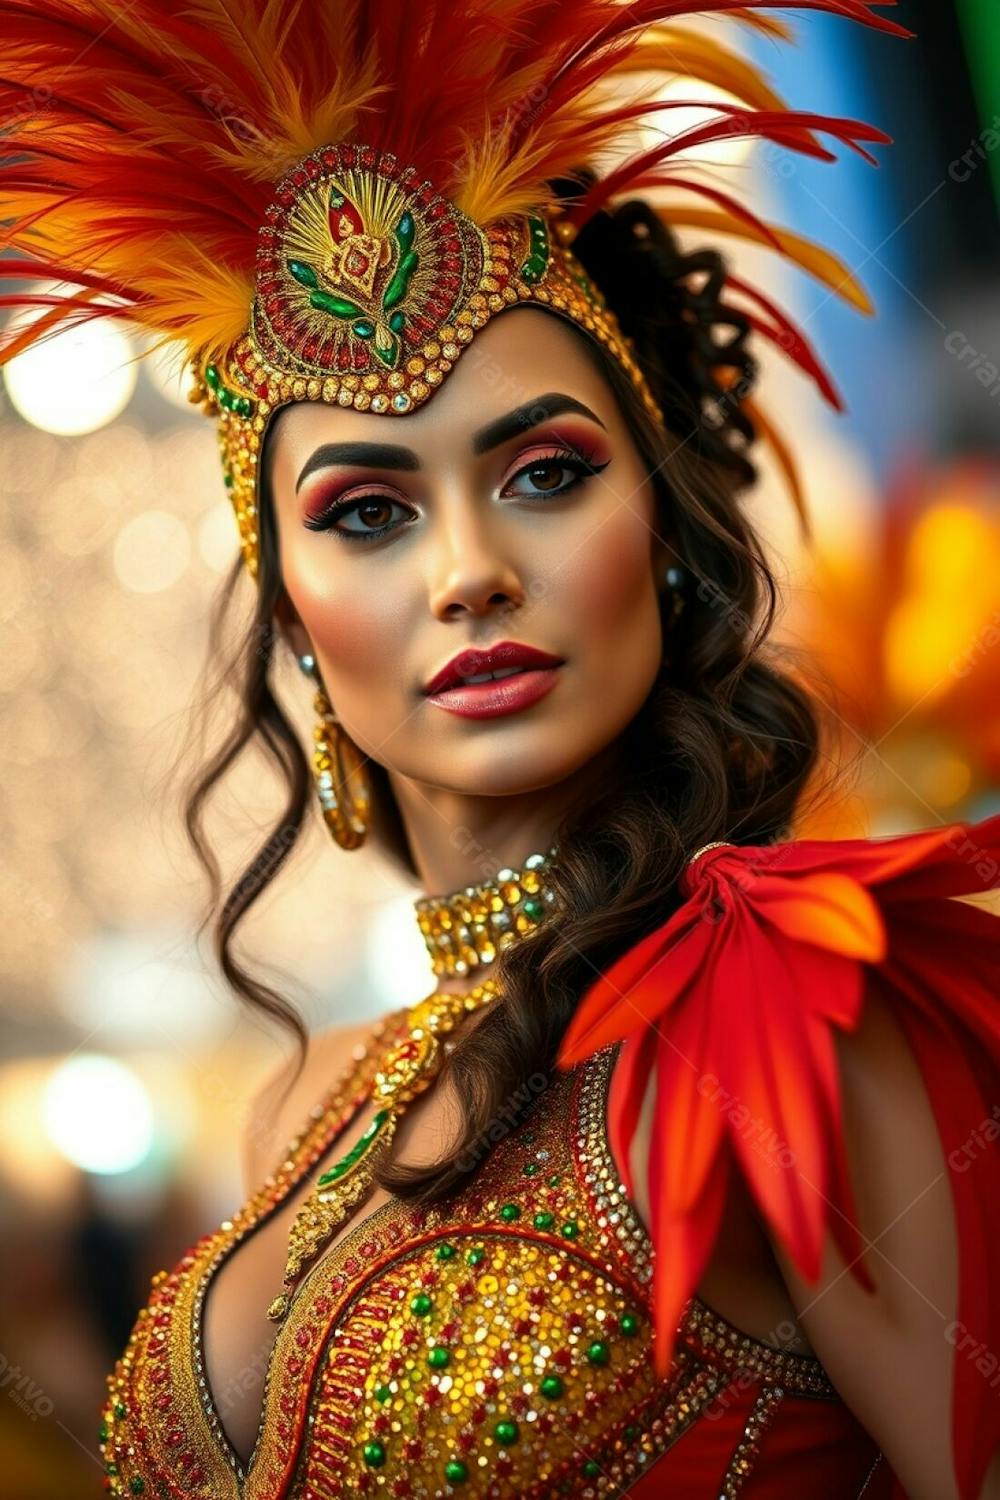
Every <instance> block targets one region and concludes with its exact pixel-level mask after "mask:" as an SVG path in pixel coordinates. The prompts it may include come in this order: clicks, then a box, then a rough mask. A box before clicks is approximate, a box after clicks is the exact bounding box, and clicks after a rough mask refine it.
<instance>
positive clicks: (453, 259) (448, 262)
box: [441, 255, 462, 271]
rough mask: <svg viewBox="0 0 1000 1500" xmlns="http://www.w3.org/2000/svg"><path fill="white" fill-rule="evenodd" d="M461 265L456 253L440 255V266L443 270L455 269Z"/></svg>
mask: <svg viewBox="0 0 1000 1500" xmlns="http://www.w3.org/2000/svg"><path fill="white" fill-rule="evenodd" d="M461 265H462V262H461V261H460V260H459V258H458V256H457V255H442V257H441V268H442V270H444V271H457V270H459V269H460V267H461Z"/></svg>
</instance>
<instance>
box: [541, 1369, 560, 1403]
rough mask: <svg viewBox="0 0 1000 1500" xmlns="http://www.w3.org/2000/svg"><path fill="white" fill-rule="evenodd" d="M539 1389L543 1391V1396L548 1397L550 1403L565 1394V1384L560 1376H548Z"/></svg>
mask: <svg viewBox="0 0 1000 1500" xmlns="http://www.w3.org/2000/svg"><path fill="white" fill-rule="evenodd" d="M538 1389H539V1390H540V1391H541V1393H542V1395H543V1396H547V1397H548V1399H549V1400H550V1401H555V1400H556V1398H557V1397H559V1396H561V1395H562V1393H563V1383H562V1381H561V1380H560V1379H559V1376H558V1375H546V1376H545V1377H544V1379H543V1380H542V1383H541V1384H540V1385H539V1387H538Z"/></svg>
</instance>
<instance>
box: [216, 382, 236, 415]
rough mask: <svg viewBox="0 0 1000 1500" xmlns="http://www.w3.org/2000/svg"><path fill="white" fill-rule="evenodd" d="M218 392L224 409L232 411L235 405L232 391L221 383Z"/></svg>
mask: <svg viewBox="0 0 1000 1500" xmlns="http://www.w3.org/2000/svg"><path fill="white" fill-rule="evenodd" d="M216 394H217V396H218V400H219V405H220V406H221V407H222V409H223V411H231V410H232V406H233V393H232V391H228V390H227V389H226V387H225V386H224V385H220V386H219V389H218V391H217V393H216Z"/></svg>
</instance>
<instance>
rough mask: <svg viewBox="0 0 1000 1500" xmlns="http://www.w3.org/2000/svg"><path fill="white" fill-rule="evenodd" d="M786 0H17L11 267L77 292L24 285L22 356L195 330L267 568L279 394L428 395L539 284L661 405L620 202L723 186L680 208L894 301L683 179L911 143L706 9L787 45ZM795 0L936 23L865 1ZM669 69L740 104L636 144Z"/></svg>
mask: <svg viewBox="0 0 1000 1500" xmlns="http://www.w3.org/2000/svg"><path fill="white" fill-rule="evenodd" d="M778 3H779V0H757V3H756V4H754V5H749V6H745V5H737V4H736V3H734V0H702V3H701V4H689V3H686V0H630V3H625V4H622V3H620V0H449V3H447V4H444V3H435V0H340V3H338V4H336V5H330V4H328V3H325V0H240V3H239V4H238V5H237V4H236V3H235V0H188V3H187V4H185V5H184V6H181V7H175V6H173V5H170V4H163V3H157V0H131V3H130V4H128V5H120V4H119V3H118V0H0V16H2V18H3V35H4V40H3V42H2V44H0V55H2V68H0V110H2V117H3V119H4V121H5V127H6V128H5V133H4V134H3V136H2V137H0V168H2V175H0V217H2V218H3V219H5V220H7V221H8V223H9V224H10V225H11V227H10V228H9V230H8V244H9V246H10V247H11V249H12V250H13V251H14V254H12V255H10V256H8V257H7V258H4V259H0V275H2V276H3V278H4V279H5V280H7V281H18V282H23V281H24V280H25V279H28V280H35V279H38V278H42V279H45V280H50V279H52V278H55V279H56V280H57V281H62V282H66V283H71V288H64V289H61V290H57V291H55V292H48V291H39V290H27V291H24V290H20V289H17V290H13V291H10V292H9V293H8V294H6V295H4V296H2V297H0V305H5V306H8V307H21V308H24V307H37V308H41V309H44V311H43V313H42V314H41V315H40V316H39V317H38V318H36V319H35V320H34V321H33V323H32V325H31V326H30V327H28V328H26V329H21V330H18V331H16V332H14V333H10V334H8V337H7V338H6V340H5V341H4V343H3V346H2V348H0V362H5V361H7V360H9V359H11V358H13V357H14V355H16V354H17V353H18V352H19V351H20V350H22V349H25V348H27V347H28V346H29V345H31V344H33V343H35V342H37V341H38V340H39V339H40V338H43V337H45V336H47V335H48V333H50V332H51V331H55V330H58V329H60V328H62V327H64V326H67V325H72V324H75V323H79V322H85V321H88V320H90V319H92V318H100V317H108V316H115V317H119V318H124V319H127V320H129V321H130V322H131V323H133V324H135V325H137V326H139V327H140V328H142V329H143V330H145V331H147V332H150V333H152V334H153V335H154V336H155V339H154V347H158V346H159V345H161V344H163V343H164V342H165V341H166V342H171V343H173V342H176V343H178V344H179V345H180V346H181V347H182V348H183V350H184V353H185V356H186V358H187V359H189V360H190V361H191V362H192V365H193V369H194V371H195V375H196V385H195V390H194V391H193V392H192V399H194V400H197V401H200V402H202V403H203V405H204V407H205V409H206V410H207V411H209V412H210V413H212V414H213V415H215V416H217V418H218V421H219V432H220V441H221V449H222V458H223V463H224V468H225V476H226V482H227V485H229V487H230V492H231V496H232V500H233V503H234V506H235V509H236V514H237V518H238V521H239V526H240V536H241V542H242V546H243V551H244V556H245V559H246V562H247V564H248V566H249V567H250V569H251V571H252V572H253V573H256V569H257V560H258V521H257V504H258V495H257V463H258V457H259V453H260V448H261V443H262V440H263V436H264V433H265V430H266V428H267V425H268V422H269V420H270V418H271V416H272V415H273V414H274V412H275V411H276V410H277V409H278V408H279V407H281V406H283V405H285V404H286V403H288V402H289V401H298V400H310V401H314V400H318V401H325V402H331V403H335V404H339V405H342V406H351V407H353V408H355V409H358V410H362V411H374V412H384V413H386V414H387V415H399V414H404V413H406V412H409V411H412V410H414V409H415V408H416V407H417V406H419V405H420V404H421V403H422V402H424V401H426V400H428V399H429V398H430V396H432V395H433V393H434V390H435V389H436V388H437V387H438V386H440V384H441V383H442V381H443V380H444V379H445V377H446V376H447V374H448V372H449V371H450V370H451V369H452V368H453V367H454V365H455V363H456V361H457V360H458V359H459V357H460V355H461V353H462V350H463V349H464V347H465V346H466V345H467V344H469V343H470V342H471V341H472V339H473V337H474V336H475V333H476V331H477V330H478V329H479V328H482V327H483V326H484V325H485V324H486V323H487V322H488V321H489V320H490V319H491V318H492V317H494V316H495V315H497V314H498V313H500V312H503V311H505V310H506V309H507V308H508V307H510V306H514V305H516V304H518V303H520V302H531V303H535V304H539V305H542V306H546V307H548V308H549V309H550V310H552V311H553V312H555V313H557V314H558V315H560V316H562V317H566V318H569V319H570V320H571V321H573V322H574V323H575V324H576V325H577V326H578V327H580V328H581V329H583V330H584V332H585V333H586V334H588V335H589V336H591V337H594V338H596V339H598V340H600V341H601V343H603V344H604V345H605V347H606V348H607V349H609V350H610V352H611V353H612V354H613V355H614V356H615V357H616V358H617V359H618V360H619V361H620V363H621V364H622V366H623V367H624V368H625V370H626V371H627V373H628V374H629V376H630V377H631V379H632V380H633V381H634V383H635V385H636V386H637V388H638V389H639V391H640V393H641V394H642V397H643V399H644V401H645V402H646V404H647V407H649V409H650V410H651V411H652V412H653V413H654V414H655V415H657V416H658V417H660V419H661V420H662V415H661V414H660V412H659V408H658V406H657V404H656V402H655V400H654V398H653V396H652V394H651V392H650V389H649V387H648V385H647V383H646V380H645V377H644V374H643V371H642V370H641V369H640V367H639V365H638V364H637V362H636V360H635V358H634V354H633V350H632V347H631V345H630V343H629V340H628V339H626V338H625V337H623V335H622V333H621V330H620V328H619V326H618V324H617V321H616V319H615V317H614V316H613V314H612V313H611V312H610V310H609V309H608V307H607V306H606V304H605V298H604V296H602V294H601V291H600V290H599V289H598V288H597V287H595V286H594V285H593V284H592V282H591V281H590V280H589V279H588V278H587V276H586V275H585V274H584V272H583V270H582V267H581V266H580V264H579V263H578V261H577V260H576V259H575V257H574V255H573V252H572V249H571V245H572V241H573V239H574V237H575V235H576V234H577V233H578V231H579V230H580V228H581V227H582V226H583V225H584V224H586V223H587V221H588V220H589V219H590V218H591V217H592V216H593V215H594V214H595V213H597V212H598V210H599V209H601V208H602V207H604V206H605V205H608V204H609V203H610V202H611V201H612V200H613V199H615V198H619V197H620V196H621V195H622V194H624V193H636V192H640V191H642V190H643V189H648V188H654V187H655V188H661V187H669V188H672V189H678V190H683V191H684V192H685V193H689V194H691V195H693V196H694V197H695V198H696V199H697V200H698V206H692V207H691V208H689V209H682V208H680V207H671V208H669V209H664V210H663V211H662V212H663V217H664V219H665V220H666V221H667V222H668V223H669V224H670V225H684V224H692V225H697V226H698V227H700V228H705V229H712V230H713V231H721V232H725V233H728V234H737V235H742V236H744V237H746V238H749V239H752V240H756V241H758V242H760V243H763V244H767V245H770V246H771V247H773V248H774V249H776V250H777V251H778V252H779V253H781V254H782V255H784V256H787V257H788V258H789V259H791V260H792V261H795V262H797V263H798V264H799V265H801V266H803V267H804V268H805V269H807V270H808V271H810V272H811V273H812V274H813V275H815V276H817V277H818V278H819V279H820V280H821V281H823V282H824V283H826V285H827V286H829V287H830V288H831V290H832V291H834V292H836V293H838V294H839V295H841V296H843V297H845V298H846V299H847V300H848V301H850V302H853V303H854V304H855V305H856V306H858V307H860V308H862V309H863V310H870V308H869V305H868V302H867V299H866V297H865V294H864V292H863V291H862V289H861V288H860V287H859V286H858V285H857V283H856V282H855V281H854V279H853V278H852V276H851V274H850V272H849V271H848V270H847V269H846V268H845V267H844V266H843V265H842V264H841V263H840V262H839V261H837V260H836V258H835V257H833V256H832V255H830V254H829V253H828V252H825V251H823V250H822V249H820V248H819V247H817V246H815V245H812V244H810V243H809V242H807V241H804V240H802V239H801V238H800V237H798V236H797V235H795V234H793V233H791V232H790V231H787V230H781V229H776V228H774V227H773V226H771V225H769V224H766V223H764V222H763V221H762V220H760V219H759V218H757V217H756V216H755V215H754V214H753V213H752V212H751V211H750V210H749V209H748V208H747V207H745V206H744V205H742V204H740V203H738V202H737V201H735V200H734V199H733V198H731V197H730V196H728V195H727V194H725V193H723V192H721V191H720V190H719V189H718V188H715V187H713V186H710V185H709V184H707V183H705V182H702V181H700V180H698V179H696V178H695V177H693V176H691V175H690V173H685V172H684V171H683V170H682V165H681V164H682V162H683V158H684V154H685V152H687V151H689V150H692V149H694V148H695V147H697V146H703V145H705V144H707V143H710V142H714V141H722V140H725V139H727V138H734V137H741V136H742V137H745V136H760V137H766V138H768V139H769V140H771V141H774V142H776V143H778V144H780V145H781V146H784V147H787V148H788V149H790V150H792V151H797V152H801V153H803V154H805V155H809V156H815V157H820V158H824V159H832V153H831V152H830V151H828V150H827V148H826V147H825V146H823V145H822V144H821V142H820V141H819V139H818V136H819V135H826V136H830V137H832V138H833V139H834V140H835V141H839V142H841V143H842V144H844V145H846V146H848V147H850V148H851V149H852V150H856V151H858V152H859V153H860V154H861V155H862V156H864V157H865V158H866V159H868V160H871V161H873V160H874V158H873V157H872V156H871V154H870V152H869V151H868V150H867V148H866V145H865V144H864V143H866V142H867V143H872V142H884V141H887V140H888V137H887V136H886V135H885V134H884V133H883V132H882V131H880V130H877V129H874V128H873V127H871V126H868V125H865V124H862V123H859V122H857V121H854V120H846V119H836V118H829V117H825V116H820V115H816V114H812V113H808V112H797V111H793V110H791V109H789V108H787V107H786V105H785V104H784V102H783V101H782V100H781V99H780V98H778V97H777V95H775V94H774V92H773V91H772V90H771V89H770V88H769V87H768V85H767V84H766V82H765V80H764V78H763V77H762V76H761V74H760V73H759V72H758V71H757V70H756V69H754V68H753V67H752V66H750V65H749V64H748V63H747V62H745V61H744V60H743V59H742V58H741V57H740V56H739V55H738V54H737V53H735V52H733V51H731V50H730V49H729V48H727V47H726V46H725V45H724V44H723V43H722V42H721V41H719V40H717V39H715V38H709V37H707V36H705V35H704V34H702V33H701V32H697V31H695V30H693V29H690V28H685V27H684V26H683V25H681V24H679V23H680V22H682V21H683V20H684V19H685V18H690V17H691V16H693V15H696V14H697V13H699V12H703V13H705V14H706V15H711V16H715V17H718V18H719V19H720V21H725V22H728V23H730V24H732V25H739V26H741V27H750V28H754V29H756V30H757V31H760V32H763V33H764V34H766V35H768V36H771V37H775V38H779V39H784V38H786V37H787V35H788V33H787V28H786V26H785V24H784V23H783V22H781V21H779V20H777V19H775V18H773V17H770V16H766V15H764V14H758V12H767V11H770V10H772V9H773V8H775V6H776V5H777V4H778ZM780 3H782V5H783V8H785V9H791V8H798V9H811V10H820V11H826V12H830V13H832V14H836V15H840V16H844V17H847V18H849V19H852V20H855V21H860V22H863V23H864V24H866V25H868V26H872V27H876V28H878V29H880V30H882V31H891V32H895V33H898V34H901V35H908V34H909V33H907V32H906V31H905V30H904V28H902V27H900V26H898V25H896V24H895V23H894V22H892V21H889V20H887V19H886V18H884V17H882V16H880V15H878V14H876V10H875V8H874V6H873V5H872V4H869V3H867V0H780ZM882 3H883V4H885V5H890V4H894V3H895V0H882ZM668 76H669V77H671V78H676V77H677V76H681V77H685V78H687V77H689V78H691V79H692V80H693V81H694V82H695V83H697V82H699V81H700V82H704V83H707V84H710V85H713V86H715V87H721V88H722V89H723V90H725V91H726V92H728V93H729V94H730V95H731V96H733V97H734V98H735V99H736V100H738V101H739V102H738V103H736V104H719V103H711V104H709V105H707V106H706V107H707V108H708V109H710V110H711V112H712V113H711V116H710V117H709V118H708V119H707V120H706V122H705V123H704V124H700V125H698V126H696V127H694V128H691V129H687V130H683V131H681V133H680V134H678V135H677V136H675V137H673V138H666V139H664V140H662V141H660V142H659V143H658V144H657V145H655V146H653V147H652V148H650V149H648V150H636V151H632V152H631V154H629V152H628V151H623V146H622V142H623V140H624V138H625V136H626V135H627V134H628V127H630V126H631V125H633V124H634V123H635V122H640V121H641V120H643V119H644V118H648V117H650V116H651V115H653V114H654V113H655V112H656V111H658V110H662V109H668V108H674V107H676V105H677V102H678V101H676V100H673V99H672V100H671V101H669V102H668V101H664V100H663V99H659V98H657V97H656V94H657V88H656V87H655V86H650V85H649V83H648V80H650V79H653V80H655V79H657V78H660V79H666V78H667V77H668ZM639 80H645V81H646V82H645V94H643V93H641V92H640V93H639V96H638V97H635V95H636V90H637V89H639V88H640V83H639ZM629 86H631V90H632V95H633V97H630V98H629V101H628V102H625V99H626V93H627V92H628V87H629ZM685 102H686V103H689V104H690V103H695V104H696V103H698V101H697V100H691V101H685ZM581 168H586V169H589V170H590V172H591V173H592V174H593V177H592V178H591V179H589V180H588V183H587V185H586V186H585V187H581V191H580V193H579V194H578V195H577V196H576V197H575V198H573V199H572V200H571V202H567V201H566V200H565V199H562V200H561V199H559V198H558V197H557V195H556V194H555V193H554V191H553V188H552V184H553V183H554V182H555V181H556V180H559V179H561V180H564V181H565V180H566V179H567V178H571V179H576V180H578V181H580V180H581V178H580V169H581ZM706 205H707V206H706ZM728 290H729V291H730V292H731V293H732V294H733V295H734V298H735V300H734V302H733V303H732V304H731V305H732V306H733V307H735V306H737V305H738V303H740V302H742V303H743V304H744V306H743V310H744V311H745V312H746V313H747V315H748V316H749V318H750V321H751V323H752V325H753V326H754V327H755V328H756V329H757V330H758V331H759V332H760V333H761V334H762V335H763V336H764V337H765V338H768V339H771V340H773V341H775V342H776V343H777V344H778V345H779V346H780V347H781V348H783V349H784V350H785V351H786V352H787V353H789V354H790V355H791V357H792V358H793V359H794V360H796V361H797V362H798V364H799V365H800V366H801V367H802V368H803V369H804V370H806V371H807V372H808V373H809V374H810V375H811V376H812V377H813V378H814V379H815V380H816V381H817V383H818V385H819V386H820V388H821V390H822V391H823V393H824V395H825V396H826V397H827V399H829V400H830V401H831V402H833V403H834V404H837V398H836V393H835V392H834V391H833V388H832V385H831V383H830V381H829V379H828V377H827V376H826V374H825V372H824V371H823V369H822V367H821V365H820V363H819V361H818V360H817V358H816V356H815V354H814V353H813V351H812V350H811V348H810V347H809V344H808V342H807V341H806V339H805V337H804V336H803V334H802V333H801V331H799V330H797V329H795V328H794V327H793V325H792V324H791V323H790V322H789V320H788V319H787V318H786V317H785V316H784V315H783V313H782V312H781V311H780V310H779V309H778V308H777V307H775V306H774V305H773V304H772V303H771V302H770V301H768V300H767V299H766V298H765V297H764V296H763V295H762V294H761V293H759V292H758V291H756V290H755V289H754V288H753V287H752V286H749V285H747V284H745V283H744V282H742V281H739V280H738V279H736V278H735V277H730V278H729V279H728ZM747 303H749V307H747V306H745V304H747ZM720 363H724V361H722V360H720ZM742 404H743V407H744V410H749V414H750V415H751V417H752V419H753V420H754V421H755V423H756V425H757V427H758V429H759V430H760V431H761V432H762V434H763V435H765V436H767V435H769V432H770V429H769V426H768V424H767V422H766V420H765V419H764V418H763V416H762V415H761V414H760V413H759V412H757V411H756V410H754V409H753V408H750V407H749V403H747V402H746V401H744V402H743V403H742Z"/></svg>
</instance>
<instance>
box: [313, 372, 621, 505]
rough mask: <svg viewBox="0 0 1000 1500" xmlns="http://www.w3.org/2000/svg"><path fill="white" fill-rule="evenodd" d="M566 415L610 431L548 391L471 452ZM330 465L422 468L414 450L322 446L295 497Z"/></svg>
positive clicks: (486, 432) (479, 438)
mask: <svg viewBox="0 0 1000 1500" xmlns="http://www.w3.org/2000/svg"><path fill="white" fill-rule="evenodd" d="M567 412H575V413H576V414H577V415H579V416H583V417H589V418H590V420H591V421H592V422H596V423H597V425H598V427H602V428H604V430H605V432H606V431H607V428H606V427H605V425H604V423H603V422H602V421H601V419H600V417H599V416H598V415H597V413H596V412H593V411H591V409H590V407H589V406H585V405H584V404H583V402H582V401H578V400H577V399H576V397H575V396H568V395H566V394H565V392H563V391H549V392H548V393H547V394H546V395H544V396H535V397H534V399H533V400H531V401H525V402H524V403H523V404H522V405H521V406H516V407H515V408H514V410H513V411H509V412H507V413H506V414H505V415H504V416H502V417H496V418H494V420H493V421H492V422H488V423H487V424H486V426H485V427H480V428H479V430H478V431H477V432H474V433H473V435H472V451H473V453H475V454H481V453H487V452H489V450H490V449H491V448H498V447H499V446H500V444H501V443H505V442H506V441H507V440H508V438H512V437H517V435H518V433H519V432H526V431H528V430H529V429H530V428H532V427H537V426H538V424H539V422H545V421H548V420H550V419H551V418H552V417H560V416H564V415H565V414H566V413H567ZM331 464H358V465H360V466H361V467H364V468H371V469H403V470H407V471H410V470H413V469H419V468H420V459H419V458H418V456H417V455H416V453H414V451H413V449H412V448H402V447H398V446H397V445H396V444H395V443H323V444H322V445H321V447H319V448H317V449H316V450H315V451H314V452H313V453H311V454H310V456H309V457H308V458H307V459H306V461H305V463H304V464H303V466H302V472H301V473H300V474H299V477H298V479H297V480H296V483H295V490H296V493H298V491H299V490H300V489H301V488H302V486H303V484H304V483H305V481H306V479H307V478H308V476H309V475H310V474H312V473H313V472H314V471H315V470H316V469H325V468H328V467H329V466H330V465H331Z"/></svg>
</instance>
